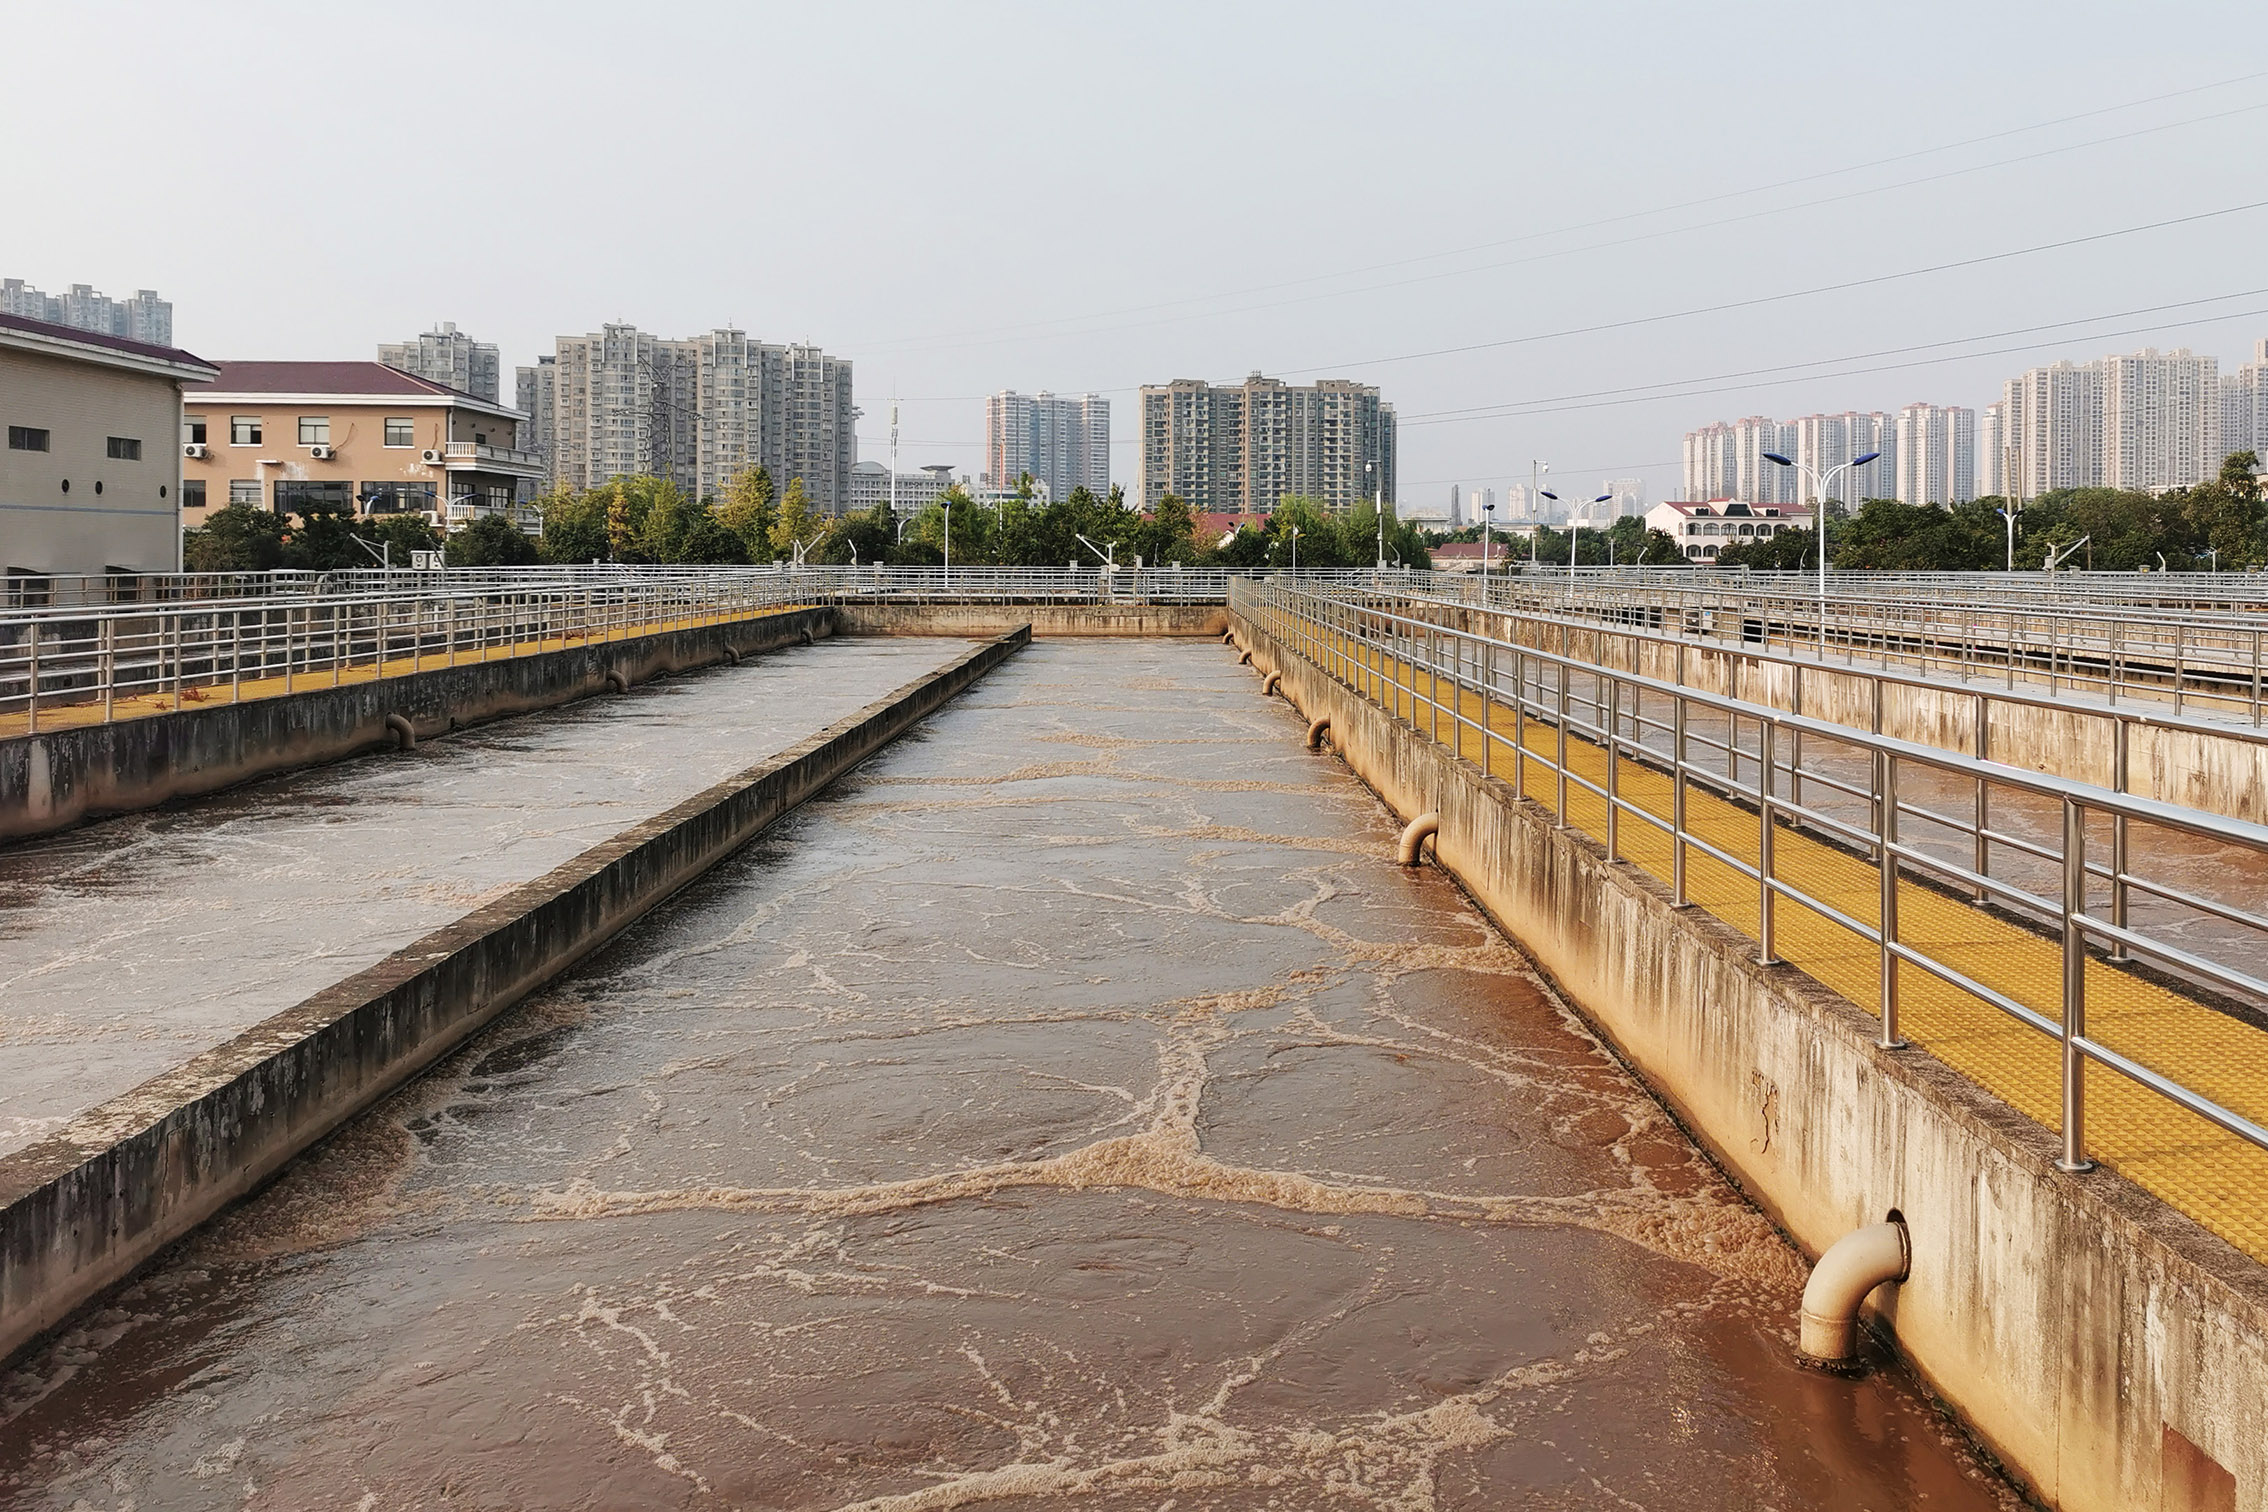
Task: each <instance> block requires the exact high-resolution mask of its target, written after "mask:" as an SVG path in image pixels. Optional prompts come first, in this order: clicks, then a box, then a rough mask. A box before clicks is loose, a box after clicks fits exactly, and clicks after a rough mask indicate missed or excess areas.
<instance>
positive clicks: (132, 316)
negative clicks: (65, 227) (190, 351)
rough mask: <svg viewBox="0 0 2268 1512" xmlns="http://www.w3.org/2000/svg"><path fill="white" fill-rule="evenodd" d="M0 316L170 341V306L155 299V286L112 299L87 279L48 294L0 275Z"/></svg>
mask: <svg viewBox="0 0 2268 1512" xmlns="http://www.w3.org/2000/svg"><path fill="white" fill-rule="evenodd" d="M0 315H20V316H22V317H23V318H24V319H26V320H44V321H46V322H47V323H48V324H50V325H60V326H69V327H71V329H73V330H75V331H93V332H95V333H96V334H97V335H101V336H119V337H123V338H125V339H126V340H128V341H140V342H146V343H148V344H149V345H151V346H171V345H173V305H172V304H171V302H169V301H167V300H163V299H160V298H158V296H157V291H156V290H155V289H136V290H135V291H134V297H133V298H132V299H112V298H110V297H109V296H108V295H106V294H97V293H96V292H95V291H94V290H93V288H91V287H90V286H88V285H86V284H73V285H71V287H70V288H69V289H67V290H65V291H64V292H63V293H61V294H55V295H50V294H43V293H41V292H40V291H39V290H37V289H35V288H33V287H31V285H29V284H27V283H25V282H24V281H23V280H22V279H20V278H5V279H0Z"/></svg>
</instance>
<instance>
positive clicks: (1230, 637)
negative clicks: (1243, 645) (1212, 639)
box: [1221, 630, 1236, 646]
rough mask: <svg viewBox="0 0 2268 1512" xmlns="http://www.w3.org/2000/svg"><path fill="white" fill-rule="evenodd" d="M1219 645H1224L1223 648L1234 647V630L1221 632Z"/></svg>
mask: <svg viewBox="0 0 2268 1512" xmlns="http://www.w3.org/2000/svg"><path fill="white" fill-rule="evenodd" d="M1221 644H1222V645H1224V646H1233V645H1235V644H1236V632H1235V631H1234V630H1223V631H1222V632H1221Z"/></svg>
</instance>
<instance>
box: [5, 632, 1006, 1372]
mask: <svg viewBox="0 0 2268 1512" xmlns="http://www.w3.org/2000/svg"><path fill="white" fill-rule="evenodd" d="M1029 640H1030V637H1029V635H1028V633H1026V632H1024V631H1021V630H1018V631H1016V632H1013V633H1011V634H1008V635H1004V636H1002V637H1000V638H998V639H996V640H994V641H991V642H989V643H987V644H986V645H983V646H980V647H978V648H976V649H975V650H972V651H971V652H969V653H968V654H967V655H965V656H963V657H961V658H959V659H958V660H956V661H954V662H953V663H951V664H950V665H948V666H946V667H943V668H941V669H939V670H938V671H936V672H933V673H931V674H930V675H928V676H927V677H924V678H922V679H920V680H919V681H916V682H913V683H910V684H908V685H907V686H905V687H903V688H900V689H898V690H897V691H896V692H895V693H892V694H890V695H889V696H888V697H887V698H884V699H881V700H879V701H877V702H875V703H873V704H870V705H868V706H867V707H866V708H864V709H862V710H860V711H859V712H858V713H856V714H853V715H851V716H850V717H849V718H847V719H843V720H841V721H838V722H837V723H835V724H833V725H831V726H829V727H828V728H827V729H825V730H822V731H820V732H819V733H818V734H816V735H813V736H812V737H811V738H810V739H808V740H806V741H804V742H803V743H802V744H800V745H798V746H795V747H793V748H791V749H789V750H787V751H784V752H782V753H781V754H780V755H778V756H776V757H774V758H773V759H772V760H770V761H767V762H764V763H763V764H761V765H759V766H755V767H751V768H749V769H748V770H747V771H745V772H742V773H741V774H740V775H739V776H737V777H733V778H730V779H728V780H726V781H724V782H721V783H719V784H717V785H716V786H714V787H711V788H709V789H708V790H707V791H706V792H703V793H700V794H697V795H695V796H694V797H692V798H689V799H687V800H686V801H685V802H684V803H681V804H679V805H678V806H677V807H675V808H673V809H671V810H669V811H668V812H666V813H663V814H658V815H656V816H655V817H654V818H652V819H649V820H647V821H646V822H645V823H643V824H640V825H637V826H635V827H633V828H631V829H628V830H625V831H623V832H622V833H621V834H619V835H617V836H615V837H614V838H613V839H611V840H609V841H607V842H606V843H605V844H603V845H599V846H595V847H593V848H592V849H590V850H588V851H585V852H584V853H583V854H582V855H580V856H578V857H576V858H575V859H574V860H573V861H570V862H568V863H567V864H566V865H564V866H561V867H559V868H557V869H556V870H554V871H553V872H551V873H550V874H549V875H547V876H544V877H542V878H539V879H537V880H536V881H534V882H531V883H528V884H527V885H526V886H524V887H520V888H516V889H514V890H513V891H512V892H511V893H509V894H507V895H506V896H505V897H503V898H500V899H498V900H497V901H496V902H494V903H491V904H489V905H488V906H487V907H485V908H482V909H480V910H478V911H477V912H475V913H472V914H468V915H467V916H466V917H464V918H463V919H460V920H458V921H457V922H456V923H454V924H451V925H449V926H448V927H446V928H444V929H440V930H437V931H435V932H434V933H433V934H430V935H428V936H426V937H425V938H424V939H422V940H419V941H418V942H416V943H415V944H413V945H411V946H409V947H407V948H406V949H404V950H401V951H397V952H396V953H395V954H393V955H391V956H389V957H387V958H386V959H385V960H384V961H381V962H379V963H378V964H377V965H376V966H373V967H371V968H370V969H369V970H367V971H363V972H360V973H358V974H357V975H355V976H353V977H350V978H348V979H347V980H346V981H344V982H341V983H339V984H338V985H337V986H335V987H332V988H330V989H328V990H326V991H324V992H321V993H318V994H316V995H315V996H314V997H311V998H309V999H308V1000H307V1001H306V1002H304V1003H301V1004H299V1005H298V1006H297V1007H294V1008H291V1009H288V1010H286V1011H285V1012H283V1013H280V1014H277V1015H276V1016H275V1017H273V1018H270V1019H268V1020H267V1021H265V1022H264V1023H262V1024H260V1025H259V1026H257V1027H256V1028H254V1029H251V1030H249V1031H247V1032H246V1033H244V1034H242V1035H240V1036H238V1037H237V1038H236V1039H234V1040H232V1041H230V1042H229V1043H228V1044H226V1045H222V1046H220V1047H218V1048H216V1049H214V1050H211V1051H208V1052H206V1053H205V1054H203V1055H200V1056H198V1057H196V1058H195V1059H194V1060H191V1061H190V1062H188V1063H187V1064H186V1065H183V1066H182V1067H180V1068H179V1069H178V1070H175V1071H172V1072H169V1073H167V1074H166V1075H164V1076H160V1077H156V1078H154V1079H152V1080H151V1081H148V1082H145V1083H144V1084H143V1085H142V1086H140V1087H137V1088H136V1089H135V1090H133V1091H132V1092H129V1093H127V1094H125V1095H124V1096H122V1097H119V1098H115V1099H113V1100H112V1101H110V1102H108V1103H106V1104H104V1105H103V1106H102V1107H100V1108H97V1109H95V1110H94V1111H93V1112H91V1113H88V1114H86V1115H85V1116H83V1117H81V1118H79V1119H76V1120H74V1121H73V1122H72V1123H70V1124H69V1125H67V1126H66V1127H65V1128H63V1129H62V1130H61V1131H59V1132H57V1133H56V1134H54V1135H51V1136H49V1137H48V1138H47V1139H44V1140H42V1141H40V1142H39V1143H37V1144H34V1145H32V1146H29V1147H28V1148H26V1149H23V1150H19V1151H16V1152H15V1153H13V1154H10V1155H7V1156H0V1360H5V1359H6V1358H8V1357H9V1356H10V1355H12V1354H13V1353H14V1352H15V1351H16V1350H18V1349H19V1348H21V1347H22V1346H23V1345H24V1344H25V1343H26V1342H27V1341H29V1340H31V1339H33V1338H35V1337H36V1336H38V1335H39V1334H41V1333H42V1332H44V1331H45V1330H47V1329H50V1328H52V1327H54V1326H55V1325H56V1324H57V1323H59V1322H61V1321H62V1320H63V1319H64V1318H65V1317H67V1316H68V1315H69V1314H70V1312H71V1311H72V1309H74V1308H76V1307H78V1306H79V1305H80V1304H81V1303H83V1302H85V1301H86V1300H88V1299H89V1298H90V1297H92V1296H94V1295H95V1294H96V1293H98V1292H99V1291H101V1290H102V1289H103V1288H105V1287H107V1286H109V1285H111V1284H112V1283H114V1282H116V1281H118V1280H119V1279H121V1278H123V1277H124V1276H126V1275H127V1274H128V1273H129V1272H131V1271H132V1270H133V1269H134V1268H135V1267H137V1266H139V1265H140V1264H141V1263H142V1262H143V1261H145V1260H147V1259H148V1258H149V1257H150V1256H152V1255H154V1254H155V1253H157V1251H158V1250H159V1249H161V1248H163V1247H164V1246H165V1245H167V1244H169V1243H171V1242H173V1241H174V1240H176V1239H178V1238H180V1237H181V1236H182V1235H183V1234H186V1233H187V1232H189V1230H190V1229H192V1228H194V1227H195V1226H196V1225H197V1224H199V1223H201V1222H203V1221H204V1220H205V1219H206V1218H208V1217H210V1216H211V1215H212V1214H214V1213H215V1212H217V1211H219V1209H220V1208H222V1207H223V1206H224V1205H226V1204H227V1203H229V1202H232V1201H234V1200H236V1199H237V1198H239V1197H241V1196H243V1195H244V1194H245V1193H247V1192H250V1191H251V1190H253V1189H254V1188H255V1187H257V1186H258V1185H259V1184H260V1183H261V1182H263V1181H264V1180H266V1179H267V1178H268V1177H269V1176H270V1175H272V1174H274V1173H275V1172H276V1171H277V1170H278V1169H279V1168H281V1167H282V1165H283V1164H284V1162H286V1161H287V1160H289V1159H290V1158H291V1157H292V1156H294V1155H296V1154H298V1153H299V1152H300V1151H302V1150H304V1149H306V1148H307V1147H308V1146H309V1145H311V1144H313V1143H314V1142H315V1141H317V1140H319V1139H321V1138H322V1137H323V1136H324V1135H326V1134H328V1133H330V1132H331V1131H332V1130H333V1129H335V1128H337V1127H338V1126H339V1125H340V1124H341V1123H343V1122H345V1121H346V1120H347V1119H348V1118H350V1117H352V1116H353V1115H354V1114H355V1113H357V1112H359V1111H361V1110H362V1109H363V1108H365V1107H368V1106H369V1105H370V1104H371V1103H372V1102H373V1101H375V1100H376V1099H377V1098H379V1097H380V1096H382V1095H383V1094H384V1093H386V1092H387V1091H389V1090H391V1089H392V1088H394V1087H395V1086H398V1085H399V1084H400V1083H401V1082H402V1081H403V1080H405V1079H406V1078H408V1077H409V1076H411V1075H413V1074H414V1073H416V1072H417V1071H419V1070H421V1069H422V1068H424V1067H425V1066H426V1065H428V1064H430V1063H431V1062H432V1061H433V1060H434V1059H435V1058H437V1057H439V1056H440V1055H442V1054H444V1053H446V1052H447V1051H448V1050H449V1049H451V1048H452V1047H453V1046H455V1045H457V1044H458V1043H460V1042H461V1041H463V1040H464V1038H465V1037H466V1036H467V1035H469V1034H471V1033H472V1032H473V1031H474V1030H476V1029H478V1028H480V1027H481V1026H482V1025H483V1024H485V1023H487V1022H488V1021H489V1020H490V1019H491V1018H493V1017H495V1015H496V1014H497V1013H499V1012H501V1011H502V1010H503V1009H504V1008H506V1007H508V1006H509V1005H511V1004H512V1003H514V1002H517V1001H518V1000H519V999H520V998H521V997H523V996H525V995H526V994H527V993H529V992H530V991H533V990H534V989H535V988H537V987H539V986H541V985H542V984H543V983H545V982H546V981H549V980H550V979H551V978H553V977H554V976H557V975H558V974H559V973H560V972H562V971H564V970H566V969H567V968H568V967H569V966H571V965H573V964H574V963H575V962H576V961H578V960H580V959H582V958H583V957H584V956H586V955H588V954H589V953H590V952H592V951H593V950H596V949H597V948H598V947H599V946H601V945H603V944H604V943H605V942H606V941H608V940H609V939H611V938H613V936H614V935H615V934H617V933H618V932H620V931H621V930H622V929H623V928H624V927H625V926H627V925H628V924H630V923H631V922H632V921H633V920H635V919H637V918H638V917H639V916H640V915H642V914H644V913H645V912H646V911H647V910H648V909H651V908H652V907H653V906H654V905H655V904H657V903H659V902H660V901H661V900H662V899H664V898H666V897H668V896H669V894H671V893H672V892H674V891H676V890H677V889H678V888H679V887H682V886H683V885H685V884H686V883H687V882H689V881H691V880H692V879H694V878H695V877H698V876H699V875H701V874H702V873H703V872H705V871H707V870H708V869H709V868H710V867H712V866H714V865H715V864H716V863H717V862H719V861H720V860H722V859H724V858H725V857H726V856H728V855H730V854H731V853H732V852H733V851H735V850H736V849H738V848H739V847H740V846H742V845H744V844H746V843H747V842H748V841H749V840H750V839H751V838H753V837H754V836H755V835H756V834H757V833H758V832H759V831H761V830H762V829H763V828H764V827H765V826H766V825H768V824H770V823H772V822H773V821H774V820H776V819H778V818H779V817H780V816H781V815H783V814H785V813H787V812H788V811H789V810H791V809H793V808H794V807H795V806H796V805H797V804H799V803H801V802H803V801H804V800H805V799H806V798H808V797H810V796H811V795H812V794H813V793H815V792H817V791H818V790H819V789H820V788H822V787H824V786H826V785H827V784H828V783H829V782H832V781H833V780H834V779H835V778H837V777H839V776H841V775H842V774H843V773H844V772H846V771H848V770H849V769H850V768H851V767H853V766H855V765H857V764H858V763H859V762H860V761H862V760H864V759H865V758H866V757H868V756H870V755H872V754H873V753H874V752H875V751H877V750H879V749H880V748H881V747H882V746H884V745H886V744H887V743H888V742H889V741H890V740H892V739H893V738H895V737H896V736H898V735H899V734H901V733H902V732H904V731H905V730H906V729H907V728H909V727H910V726H912V725H913V724H914V723H916V722H917V721H919V720H921V719H922V718H924V717H925V716H927V715H929V714H931V713H933V712H934V711H935V710H936V709H937V708H938V707H940V706H941V705H943V704H944V703H945V702H946V701H947V700H948V699H950V698H952V697H953V696H954V695H955V694H956V693H958V692H960V691H961V690H962V689H964V688H966V687H967V686H968V685H969V684H971V683H973V682H974V681H976V680H977V679H978V678H979V677H981V676H983V675H984V674H985V673H986V672H988V671H990V670H991V669H992V668H993V667H995V666H997V665H999V663H1000V662H1002V661H1004V660H1005V659H1007V657H1009V656H1010V655H1012V654H1013V653H1014V652H1015V651H1017V650H1018V649H1020V648H1021V647H1023V646H1024V645H1026V644H1028V643H1029Z"/></svg>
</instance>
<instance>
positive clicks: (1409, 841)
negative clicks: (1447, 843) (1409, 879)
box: [1394, 809, 1441, 866]
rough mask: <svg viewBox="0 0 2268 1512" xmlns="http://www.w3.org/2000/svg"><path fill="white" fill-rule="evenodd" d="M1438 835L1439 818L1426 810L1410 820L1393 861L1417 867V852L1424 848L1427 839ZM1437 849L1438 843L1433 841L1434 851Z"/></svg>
mask: <svg viewBox="0 0 2268 1512" xmlns="http://www.w3.org/2000/svg"><path fill="white" fill-rule="evenodd" d="M1440 833H1441V816H1440V815H1439V814H1437V813H1435V812H1434V811H1433V810H1431V809H1428V810H1426V811H1425V812H1424V813H1422V814H1420V815H1418V816H1417V817H1416V818H1415V819H1412V820H1411V821H1410V823H1409V827H1408V828H1407V829H1405V830H1403V831H1402V843H1401V846H1400V848H1399V849H1397V850H1396V851H1395V853H1394V859H1395V860H1397V861H1399V862H1401V863H1402V865H1404V866H1415V865H1417V864H1418V851H1419V850H1420V849H1422V848H1423V847H1424V845H1425V842H1426V840H1427V838H1428V837H1429V836H1436V835H1439V834H1440ZM1439 848H1440V842H1439V841H1435V849H1436V850H1438V849H1439Z"/></svg>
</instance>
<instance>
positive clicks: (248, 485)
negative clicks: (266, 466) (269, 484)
mask: <svg viewBox="0 0 2268 1512" xmlns="http://www.w3.org/2000/svg"><path fill="white" fill-rule="evenodd" d="M228 502H229V503H231V504H249V505H251V506H252V507H253V508H254V509H258V508H259V507H260V480H259V479H258V478H231V479H229V480H228Z"/></svg>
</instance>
